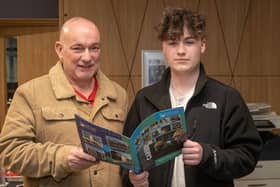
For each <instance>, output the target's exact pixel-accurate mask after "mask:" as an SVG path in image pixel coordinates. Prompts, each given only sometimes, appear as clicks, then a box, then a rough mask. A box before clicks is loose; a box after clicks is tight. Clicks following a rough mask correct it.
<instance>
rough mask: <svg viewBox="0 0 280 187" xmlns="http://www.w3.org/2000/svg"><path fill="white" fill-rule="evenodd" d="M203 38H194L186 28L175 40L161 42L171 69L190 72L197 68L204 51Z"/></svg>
mask: <svg viewBox="0 0 280 187" xmlns="http://www.w3.org/2000/svg"><path fill="white" fill-rule="evenodd" d="M205 49H206V43H205V40H201V39H195V38H194V37H193V36H191V35H190V33H189V32H188V30H187V28H185V29H184V34H183V36H181V37H180V38H179V39H177V40H166V41H163V42H162V51H163V53H164V55H165V58H166V60H167V63H168V65H169V67H170V68H171V71H173V72H177V73H190V72H192V71H195V70H197V68H199V63H200V58H201V54H202V53H204V52H205Z"/></svg>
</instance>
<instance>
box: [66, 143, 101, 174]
mask: <svg viewBox="0 0 280 187" xmlns="http://www.w3.org/2000/svg"><path fill="white" fill-rule="evenodd" d="M67 158H68V165H69V167H70V168H71V169H72V170H73V171H80V170H83V169H86V168H88V167H90V166H92V165H93V164H95V163H96V158H95V157H93V156H91V155H88V154H86V153H84V152H83V150H82V149H81V148H79V147H74V148H73V149H72V150H71V151H70V152H69V155H68V157H67Z"/></svg>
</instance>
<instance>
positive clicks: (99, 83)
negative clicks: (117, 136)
mask: <svg viewBox="0 0 280 187" xmlns="http://www.w3.org/2000/svg"><path fill="white" fill-rule="evenodd" d="M100 45H101V44H100V33H99V31H98V28H97V27H96V25H95V24H94V23H93V22H91V21H90V20H88V19H85V18H81V17H75V18H71V19H69V20H68V21H66V22H65V24H64V25H63V26H62V28H61V31H60V37H59V41H57V42H56V43H55V50H56V52H57V55H58V57H59V62H58V63H57V64H56V65H55V66H54V67H52V68H51V69H50V71H49V73H48V74H47V75H44V76H41V77H39V78H36V79H33V80H31V81H29V82H27V83H25V84H23V85H21V86H20V87H19V88H18V89H17V91H16V93H15V95H14V98H13V102H12V104H11V106H10V108H9V111H8V113H7V116H6V120H5V123H4V126H3V129H2V132H1V135H0V152H1V161H2V164H3V165H4V166H5V167H6V168H7V169H9V170H11V171H14V172H17V173H19V174H21V175H22V176H24V186H25V187H29V186H32V187H33V186H34V187H37V186H38V187H39V186H40V187H43V186H49V187H56V186H59V187H63V186H65V187H66V186H67V187H71V186H73V187H74V186H75V187H77V186H81V187H92V186H99V187H100V186H120V185H121V182H120V177H119V167H118V166H116V165H112V164H109V163H104V162H97V161H96V159H95V157H92V156H90V155H87V154H85V153H84V152H83V151H82V149H81V148H80V140H79V138H78V132H77V129H76V126H75V120H74V114H76V113H77V114H79V115H80V116H82V117H84V118H86V119H88V120H90V121H93V122H94V123H96V124H98V125H101V126H102V127H105V128H109V129H111V130H113V131H115V132H121V131H122V129H123V122H124V119H125V116H126V112H127V105H128V100H127V94H126V92H125V90H124V89H123V88H121V87H120V86H119V85H118V84H117V83H115V82H113V81H111V80H110V79H109V78H108V77H106V76H105V75H104V74H103V73H102V72H101V70H100V68H99V64H100V62H99V56H100V51H101V49H100Z"/></svg>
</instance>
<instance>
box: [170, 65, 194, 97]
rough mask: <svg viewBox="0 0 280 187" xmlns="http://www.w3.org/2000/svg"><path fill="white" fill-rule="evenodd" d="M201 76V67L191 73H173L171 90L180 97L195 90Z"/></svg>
mask: <svg viewBox="0 0 280 187" xmlns="http://www.w3.org/2000/svg"><path fill="white" fill-rule="evenodd" d="M198 76H199V67H198V68H197V69H196V70H195V71H193V72H190V73H178V72H172V71H171V80H170V84H171V88H172V89H173V91H175V92H176V93H177V94H178V95H181V94H183V93H186V92H188V91H189V90H190V89H192V88H194V86H195V84H196V82H197V80H198Z"/></svg>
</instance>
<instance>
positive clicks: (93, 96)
mask: <svg viewBox="0 0 280 187" xmlns="http://www.w3.org/2000/svg"><path fill="white" fill-rule="evenodd" d="M97 88H98V83H97V79H96V78H95V77H94V87H93V89H92V91H91V93H90V95H89V96H88V97H86V96H85V95H83V94H82V93H81V92H80V91H79V90H76V89H74V90H75V92H76V94H77V95H78V96H79V97H80V98H82V99H83V100H85V101H88V102H89V103H90V104H93V102H94V99H95V95H96V92H97Z"/></svg>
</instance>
